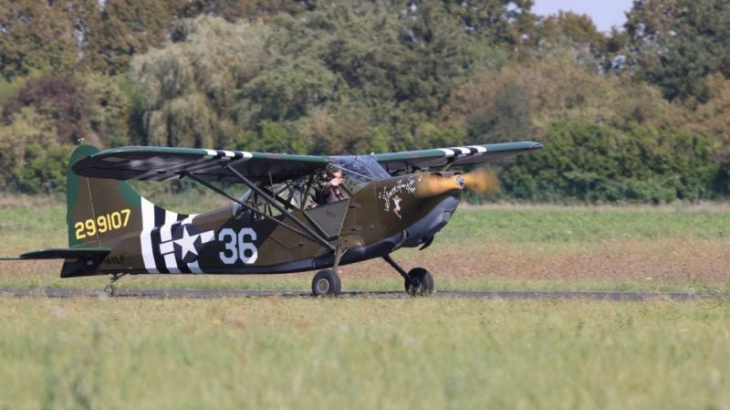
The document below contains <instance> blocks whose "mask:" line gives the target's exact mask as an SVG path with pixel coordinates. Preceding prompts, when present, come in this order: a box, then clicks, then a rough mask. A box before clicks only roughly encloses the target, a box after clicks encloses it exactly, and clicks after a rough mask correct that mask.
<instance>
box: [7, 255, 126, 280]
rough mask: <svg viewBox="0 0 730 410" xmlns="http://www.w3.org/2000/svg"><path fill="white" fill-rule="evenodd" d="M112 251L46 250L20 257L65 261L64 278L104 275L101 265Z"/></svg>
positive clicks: (62, 271) (62, 274)
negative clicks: (100, 270)
mask: <svg viewBox="0 0 730 410" xmlns="http://www.w3.org/2000/svg"><path fill="white" fill-rule="evenodd" d="M111 251H112V250H111V249H110V248H63V249H44V250H40V251H34V252H28V253H24V254H22V255H20V258H21V259H64V263H63V267H62V268H61V277H62V278H73V277H79V276H92V275H100V274H103V273H101V272H99V270H98V269H99V265H101V263H102V262H103V261H104V258H106V256H107V255H109V253H110V252H111Z"/></svg>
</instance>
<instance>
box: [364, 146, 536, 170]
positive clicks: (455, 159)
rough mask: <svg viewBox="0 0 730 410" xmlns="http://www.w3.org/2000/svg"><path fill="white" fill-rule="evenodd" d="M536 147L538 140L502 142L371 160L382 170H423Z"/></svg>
mask: <svg viewBox="0 0 730 410" xmlns="http://www.w3.org/2000/svg"><path fill="white" fill-rule="evenodd" d="M540 148H542V144H541V143H539V142H533V141H520V142H506V143H499V144H484V145H469V146H464V147H451V148H440V149H426V150H419V151H404V152H392V153H387V154H376V155H375V160H376V161H378V162H379V163H380V165H382V166H383V168H385V169H386V171H388V172H389V173H391V174H392V173H394V172H398V171H402V170H405V169H427V168H439V167H444V166H446V165H473V164H481V163H484V162H487V161H495V160H498V159H502V158H507V157H511V156H514V155H518V154H522V153H525V152H528V151H533V150H538V149H540Z"/></svg>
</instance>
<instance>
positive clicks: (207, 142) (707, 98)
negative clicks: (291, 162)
mask: <svg viewBox="0 0 730 410" xmlns="http://www.w3.org/2000/svg"><path fill="white" fill-rule="evenodd" d="M532 6H533V2H532V0H482V1H479V2H468V1H467V2H465V1H458V2H456V1H450V0H434V1H426V0H424V1H415V0H411V1H397V2H392V1H382V0H374V1H368V2H360V1H355V0H345V1H315V0H311V1H294V0H278V1H276V0H275V1H270V2H261V1H253V0H240V1H235V0H231V1H203V0H194V1H188V0H152V1H144V2H142V1H136V0H106V1H103V0H102V1H99V0H68V1H62V0H53V1H51V0H44V1H39V0H0V108H1V109H2V115H1V116H0V189H1V190H3V191H6V192H24V193H51V192H56V191H59V190H62V189H63V185H64V183H63V181H64V178H65V177H64V172H65V166H66V161H67V158H68V154H69V153H70V151H71V150H72V149H73V147H74V146H75V145H76V144H78V143H84V142H86V143H91V144H93V145H96V146H99V147H102V148H105V147H113V146H120V145H163V146H182V147H206V148H211V147H213V148H228V149H242V150H249V151H269V152H296V153H300V154H305V153H307V154H348V153H349V154H354V153H370V152H388V151H399V150H411V149H423V148H431V147H444V146H455V145H464V144H473V143H488V142H500V141H513V140H523V139H530V140H537V141H541V142H545V148H544V149H543V150H542V151H541V152H539V153H536V154H531V155H528V156H523V157H518V158H517V159H515V160H510V161H508V162H505V163H504V164H497V166H499V167H500V175H501V177H502V179H503V183H504V188H505V189H504V193H503V194H502V197H503V198H514V199H518V200H529V201H558V202H573V201H586V202H590V203H595V202H642V203H645V202H653V203H662V202H671V201H675V200H688V201H698V200H706V199H725V198H727V197H728V196H729V195H730V149H729V148H728V147H730V144H728V142H730V131H728V130H730V127H728V126H729V125H730V81H728V75H730V72H728V71H729V70H730V68H729V67H730V64H727V60H728V59H730V45H729V44H730V43H729V42H727V41H725V40H726V39H727V38H730V24H727V23H728V19H730V3H728V2H725V1H722V0H696V1H690V0H635V1H634V4H633V7H632V9H631V11H630V12H629V13H628V15H627V23H626V24H625V25H624V27H618V28H614V30H612V31H611V32H610V33H600V32H598V31H597V29H596V27H595V25H594V24H593V22H592V21H591V19H590V18H589V17H587V16H583V15H576V14H572V13H560V14H558V15H555V16H548V17H545V16H539V15H536V14H534V13H533V12H532V11H531V9H532Z"/></svg>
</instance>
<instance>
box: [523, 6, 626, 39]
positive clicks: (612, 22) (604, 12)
mask: <svg viewBox="0 0 730 410" xmlns="http://www.w3.org/2000/svg"><path fill="white" fill-rule="evenodd" d="M633 3H634V2H633V0H535V6H533V7H532V12H533V13H535V14H540V15H543V16H547V15H550V14H557V13H558V11H559V10H563V11H572V12H574V13H577V14H587V15H588V16H590V17H591V19H593V22H594V23H595V24H596V27H598V30H599V31H603V32H608V31H610V30H611V27H612V26H618V27H619V28H620V27H621V26H623V24H624V23H625V22H626V14H625V13H626V12H627V11H629V10H630V9H631V6H632V5H633Z"/></svg>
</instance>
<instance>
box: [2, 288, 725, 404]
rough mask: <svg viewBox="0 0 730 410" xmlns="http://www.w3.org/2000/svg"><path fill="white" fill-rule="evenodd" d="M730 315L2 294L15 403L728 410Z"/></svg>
mask: <svg viewBox="0 0 730 410" xmlns="http://www.w3.org/2000/svg"><path fill="white" fill-rule="evenodd" d="M728 323H730V305H728V302H727V301H712V302H708V301H704V302H689V303H671V302H650V303H609V302H596V301H552V302H547V301H505V300H491V301H479V300H463V299H452V300H442V299H423V298H418V299H396V300H391V299H388V300H383V299H340V300H321V299H319V300H318V299H281V298H263V299H257V298H254V299H228V300H226V299H221V300H109V299H72V300H44V299H20V300H18V299H0V336H1V337H0V366H2V369H3V371H2V372H0V408H3V409H18V408H24V409H33V408H43V409H46V408H48V409H84V408H86V409H100V408H104V409H126V408H135V409H209V408H216V409H241V408H262V409H263V408H265V409H270V408H281V409H288V408H311V409H330V408H331V409H335V408H340V409H341V408H356V409H358V408H360V409H407V408H412V409H423V408H444V409H445V408H454V409H484V408H490V409H491V408H497V409H502V408H504V409H514V408H524V409H539V408H544V409H592V408H604V409H610V408H615V409H627V408H632V409H639V408H644V409H648V408H672V409H698V408H707V409H721V408H727V407H728V406H730V381H729V380H728V375H729V374H730V327H729V325H728Z"/></svg>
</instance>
